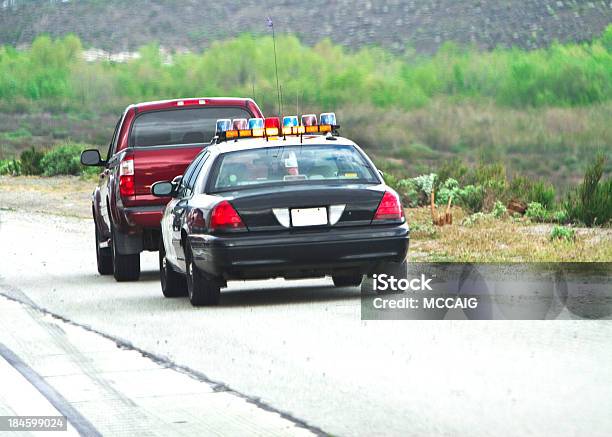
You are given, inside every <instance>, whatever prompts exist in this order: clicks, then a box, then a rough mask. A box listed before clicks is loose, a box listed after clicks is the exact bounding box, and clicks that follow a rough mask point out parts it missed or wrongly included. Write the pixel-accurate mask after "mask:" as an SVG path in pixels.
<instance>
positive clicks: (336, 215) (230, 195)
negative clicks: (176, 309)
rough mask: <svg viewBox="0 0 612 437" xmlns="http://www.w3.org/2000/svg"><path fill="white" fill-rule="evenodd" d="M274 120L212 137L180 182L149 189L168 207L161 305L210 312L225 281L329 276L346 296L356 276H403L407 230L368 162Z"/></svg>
mask: <svg viewBox="0 0 612 437" xmlns="http://www.w3.org/2000/svg"><path fill="white" fill-rule="evenodd" d="M276 120H277V121H276V123H274V120H273V123H268V121H269V119H266V128H263V129H251V130H248V129H242V130H231V131H227V132H221V135H220V137H219V138H217V141H215V142H213V144H211V145H210V146H208V147H206V148H205V149H203V151H202V152H201V153H200V154H199V155H198V156H197V157H196V158H195V159H194V161H193V162H192V163H191V164H190V165H189V167H188V168H187V170H186V171H185V174H184V175H183V176H182V177H180V178H177V179H175V180H174V181H172V182H170V181H163V182H157V183H155V184H153V186H152V187H151V192H152V193H153V194H154V195H156V196H160V197H166V196H169V197H171V198H172V200H171V201H170V202H169V203H168V205H167V207H166V209H165V212H164V215H163V218H162V222H161V228H162V242H161V245H160V246H161V247H160V255H159V258H160V276H161V285H162V291H163V294H164V296H166V297H174V296H181V295H185V294H188V296H189V298H190V301H191V303H192V304H193V305H195V306H199V305H214V304H217V303H218V302H219V298H220V290H221V288H222V287H224V286H226V284H227V281H228V280H232V279H238V280H244V279H262V278H274V277H284V278H309V277H322V276H325V275H330V276H331V277H332V278H333V281H334V284H335V285H336V286H338V287H345V286H358V285H359V284H361V281H362V277H363V275H364V274H366V275H367V274H370V275H371V274H373V273H382V272H384V273H387V274H394V275H396V276H403V277H405V272H406V261H405V259H406V254H407V251H408V241H409V229H408V225H407V224H406V220H405V217H404V213H403V209H402V207H401V202H400V199H399V197H398V195H397V193H396V192H395V191H394V190H393V189H391V188H390V187H388V186H387V185H385V183H384V181H383V179H382V177H381V174H380V173H379V172H378V170H377V169H376V168H375V166H374V164H373V163H372V161H371V160H370V159H369V158H368V157H367V156H366V155H365V153H364V152H363V151H362V150H361V149H360V148H359V147H358V146H357V145H356V144H355V143H353V142H352V141H350V140H348V139H345V138H341V137H339V136H337V135H335V134H334V133H332V132H329V129H323V128H321V129H320V131H321V132H325V131H327V132H326V133H325V134H324V135H321V134H318V133H313V134H309V133H305V129H304V127H299V129H298V128H294V129H293V130H291V129H282V130H280V122H279V121H278V119H276ZM269 124H271V125H272V128H268V125H269ZM275 125H276V126H275ZM308 130H309V131H310V132H317V131H318V130H319V128H318V127H317V126H315V127H314V128H312V127H311V128H310V129H308ZM283 132H284V133H286V135H284V134H283ZM294 132H299V134H297V135H293V134H292V133H294ZM243 137H246V138H243Z"/></svg>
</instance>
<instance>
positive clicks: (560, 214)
mask: <svg viewBox="0 0 612 437" xmlns="http://www.w3.org/2000/svg"><path fill="white" fill-rule="evenodd" d="M552 218H553V221H554V222H555V223H560V224H564V223H567V221H568V216H567V211H566V210H564V209H560V210H559V211H555V212H553V214H552Z"/></svg>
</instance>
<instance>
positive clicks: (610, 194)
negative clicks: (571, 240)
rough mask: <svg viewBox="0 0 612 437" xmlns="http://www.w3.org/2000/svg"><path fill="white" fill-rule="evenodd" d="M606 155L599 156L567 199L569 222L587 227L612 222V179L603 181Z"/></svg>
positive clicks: (566, 207) (566, 206) (566, 208)
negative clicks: (579, 223)
mask: <svg viewBox="0 0 612 437" xmlns="http://www.w3.org/2000/svg"><path fill="white" fill-rule="evenodd" d="M605 162H606V160H605V157H604V155H598V156H597V157H596V158H595V160H594V161H593V162H592V163H591V165H590V166H589V167H588V168H587V170H586V173H585V175H584V180H583V182H582V183H581V184H580V185H579V186H578V187H577V188H576V189H574V190H573V191H572V192H570V194H569V195H568V197H567V201H566V202H565V210H566V211H567V215H568V218H569V220H572V221H575V222H581V223H584V224H585V225H586V226H588V227H591V226H602V225H605V224H607V223H608V222H610V220H612V178H608V179H606V180H605V181H603V182H602V181H601V178H602V176H603V171H604V168H605Z"/></svg>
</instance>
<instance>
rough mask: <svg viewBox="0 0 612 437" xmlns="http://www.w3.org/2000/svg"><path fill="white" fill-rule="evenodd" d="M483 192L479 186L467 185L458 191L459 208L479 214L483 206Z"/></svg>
mask: <svg viewBox="0 0 612 437" xmlns="http://www.w3.org/2000/svg"><path fill="white" fill-rule="evenodd" d="M484 198H485V190H484V188H483V187H482V186H480V185H467V186H465V187H463V188H462V189H461V190H460V191H459V200H460V204H461V206H463V207H465V208H467V209H469V210H470V211H472V212H480V211H482V208H483V206H484Z"/></svg>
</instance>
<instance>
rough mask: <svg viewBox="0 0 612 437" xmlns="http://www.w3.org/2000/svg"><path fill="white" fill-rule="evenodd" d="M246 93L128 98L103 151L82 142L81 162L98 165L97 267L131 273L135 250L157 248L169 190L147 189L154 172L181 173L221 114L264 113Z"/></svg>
mask: <svg viewBox="0 0 612 437" xmlns="http://www.w3.org/2000/svg"><path fill="white" fill-rule="evenodd" d="M262 116H263V115H262V113H261V110H260V109H259V107H258V106H257V104H256V103H255V102H254V101H253V100H251V99H245V98H194V99H178V100H165V101H158V102H145V103H138V104H134V105H130V106H128V107H127V108H126V109H125V111H124V112H123V113H122V114H121V117H120V118H119V120H118V121H117V124H116V126H115V131H114V134H113V137H112V139H111V141H110V143H109V145H108V149H107V153H106V156H105V157H102V156H101V155H100V152H99V151H98V150H94V149H92V150H86V151H84V152H83V154H82V155H81V163H82V164H84V165H90V166H99V167H100V168H101V171H100V174H99V180H98V185H97V186H96V188H95V190H94V192H93V196H92V215H93V219H94V230H95V248H96V259H97V266H98V272H99V273H100V274H102V275H108V274H113V275H114V277H115V279H116V280H117V281H130V280H137V279H138V278H139V276H140V252H142V251H143V250H148V251H156V250H158V249H159V237H160V231H159V229H160V221H161V218H162V215H163V211H164V207H165V205H166V203H168V201H169V200H170V198H159V197H155V196H153V195H151V185H152V184H153V183H154V182H156V181H159V180H173V179H175V178H177V177H180V176H182V174H183V172H184V170H185V168H186V167H187V166H188V165H189V163H191V161H192V160H193V158H194V157H195V156H196V155H197V154H198V153H199V152H200V151H201V150H202V149H203V148H204V147H206V146H207V145H208V144H210V142H211V141H212V139H213V137H214V135H215V126H216V121H217V120H218V119H220V118H226V119H243V118H247V119H248V118H258V117H262Z"/></svg>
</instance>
